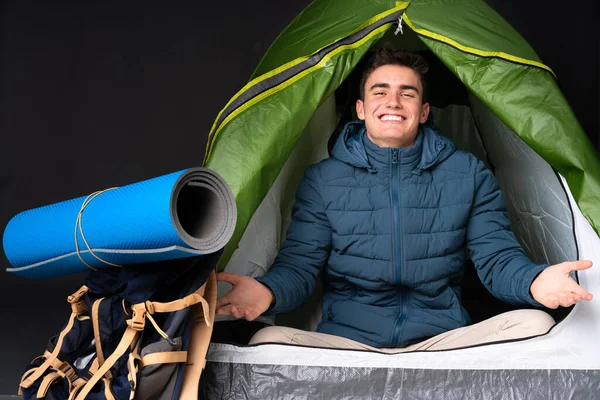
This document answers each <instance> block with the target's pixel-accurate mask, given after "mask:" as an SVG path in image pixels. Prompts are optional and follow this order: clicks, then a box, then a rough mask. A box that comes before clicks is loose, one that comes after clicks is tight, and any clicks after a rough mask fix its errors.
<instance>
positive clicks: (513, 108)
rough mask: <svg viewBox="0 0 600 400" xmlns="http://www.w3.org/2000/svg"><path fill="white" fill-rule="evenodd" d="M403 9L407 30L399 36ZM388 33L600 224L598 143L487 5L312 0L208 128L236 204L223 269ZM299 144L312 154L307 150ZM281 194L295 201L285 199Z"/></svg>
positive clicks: (472, 0)
mask: <svg viewBox="0 0 600 400" xmlns="http://www.w3.org/2000/svg"><path fill="white" fill-rule="evenodd" d="M400 19H401V30H402V32H401V33H400V32H397V34H396V35H394V31H395V30H396V29H398V28H397V27H398V22H399V20H400ZM381 41H390V42H392V44H393V45H394V46H395V47H398V48H408V49H415V50H424V49H427V50H428V51H430V52H431V53H433V54H434V55H435V57H437V58H438V59H439V60H441V61H442V62H443V63H444V64H445V66H446V67H447V68H448V69H449V70H450V71H451V72H452V73H453V74H454V75H455V76H456V77H458V79H460V82H462V84H463V85H464V86H465V87H466V88H468V90H469V91H470V92H471V93H472V94H473V95H475V96H476V97H477V98H478V99H479V100H480V101H481V102H482V103H483V104H484V105H485V106H486V107H488V108H489V109H490V110H492V111H493V113H494V114H495V115H497V116H498V117H499V118H500V120H501V121H502V122H503V123H504V124H505V125H506V126H508V127H509V128H510V129H511V130H512V131H513V132H515V133H516V134H517V135H518V136H519V137H520V138H521V139H523V141H525V143H527V144H528V145H529V146H530V147H531V149H533V150H534V151H535V152H536V153H537V154H539V155H540V156H541V157H542V158H543V159H544V160H545V161H546V162H548V163H549V164H550V165H551V166H552V167H553V168H554V169H555V170H556V171H557V172H558V173H560V174H561V175H562V176H563V177H564V178H565V179H566V181H567V182H568V185H569V188H570V189H571V191H572V193H573V196H574V198H575V200H576V202H577V204H578V206H579V208H580V209H581V211H582V212H583V214H584V215H585V217H586V218H587V219H588V221H589V222H590V224H591V225H592V226H593V228H594V229H595V231H596V232H600V209H598V208H597V207H596V204H598V202H599V201H600V163H599V162H598V158H597V156H596V153H595V152H594V150H593V147H592V145H591V144H590V142H589V140H588V138H587V136H586V134H585V133H584V132H583V130H582V128H581V126H580V124H579V123H578V122H577V120H576V118H575V116H574V114H573V112H572V111H571V109H570V107H569V105H568V103H567V101H566V99H565V98H564V96H563V94H562V93H561V91H560V89H559V87H558V84H557V82H556V79H557V78H556V76H554V73H553V72H552V70H551V69H550V68H549V67H548V66H546V65H544V64H543V63H542V62H541V60H540V59H539V57H538V56H537V55H536V53H535V52H534V50H533V49H532V48H531V47H530V46H529V45H528V44H527V43H526V42H525V40H524V39H523V38H521V36H520V35H519V34H518V33H517V32H516V31H515V30H514V29H513V28H512V27H511V26H510V25H509V24H508V23H507V22H506V21H505V20H504V19H502V18H501V17H500V16H499V15H498V14H496V13H495V12H494V11H493V10H492V9H491V8H490V7H489V6H487V5H486V4H485V3H483V2H482V1H478V0H447V1H439V0H438V1H432V0H414V1H410V2H408V1H407V2H398V1H396V2H394V1H390V0H370V1H368V2H365V1H361V0H345V1H320V0H317V1H315V2H314V3H312V4H311V5H310V6H309V7H307V8H306V9H305V10H304V11H303V12H302V13H301V14H300V15H299V16H298V17H297V18H296V19H295V20H294V21H293V22H292V23H291V24H290V25H289V26H288V27H287V28H286V29H285V30H284V31H283V32H282V33H281V34H280V35H279V37H278V38H277V39H276V40H275V42H274V43H273V44H272V46H271V47H270V49H269V50H268V52H267V53H266V54H265V56H264V57H263V59H262V61H261V62H260V64H259V65H258V67H257V68H256V71H255V72H254V74H253V76H252V78H251V80H250V82H249V83H248V84H247V85H246V86H244V87H243V88H242V89H241V90H240V91H239V92H238V93H237V94H236V95H235V96H233V98H232V99H231V100H230V101H229V103H228V104H227V105H226V106H225V108H224V109H223V110H222V111H221V112H220V114H219V115H218V117H217V119H216V121H215V123H214V125H213V127H212V129H211V131H210V135H209V139H208V145H207V148H206V154H205V160H204V164H205V166H207V167H209V168H212V169H214V170H215V171H217V172H218V173H219V174H221V175H222V176H223V177H224V178H225V180H226V181H227V182H228V183H229V185H230V186H231V188H232V189H233V192H234V194H235V197H236V202H237V206H238V224H237V228H236V232H235V234H234V237H233V239H232V240H231V241H230V243H229V245H228V246H227V248H226V250H225V253H224V255H223V257H222V259H221V263H220V267H221V268H223V267H224V266H225V264H226V262H227V261H228V260H229V258H230V257H231V254H232V252H233V251H234V250H235V248H236V246H237V244H238V241H239V240H240V238H241V237H242V235H243V233H244V231H245V230H246V227H247V226H248V223H249V221H250V219H251V217H252V216H253V214H254V212H255V210H256V209H257V207H258V206H259V204H260V203H261V201H262V200H263V198H264V197H265V195H266V194H267V192H268V190H269V188H270V187H271V185H272V184H273V182H274V181H275V179H276V178H277V176H278V174H279V172H280V170H281V168H282V166H283V165H284V163H285V162H286V160H288V157H290V154H291V153H292V151H293V150H294V148H295V146H296V145H297V143H299V139H300V138H301V137H302V135H303V133H304V132H305V128H306V126H307V125H308V124H309V121H310V120H311V117H312V116H313V114H314V113H315V110H317V108H318V107H319V106H320V105H321V104H323V102H324V101H325V100H326V99H327V98H328V97H329V96H331V95H332V94H334V93H335V91H336V89H338V87H339V86H340V85H341V84H342V82H344V80H345V79H346V78H347V77H348V76H349V75H350V73H351V71H352V70H353V69H354V68H355V66H356V65H357V64H358V63H359V61H360V60H361V58H362V57H363V56H364V55H365V54H366V53H367V51H368V50H369V48H371V47H372V46H375V45H377V44H378V42H381ZM433 90H434V91H436V90H443V87H434V88H433ZM330 133H331V132H323V133H322V134H327V135H328V134H330ZM304 146H305V148H304V149H303V151H304V153H305V154H306V152H310V151H311V148H310V146H308V147H307V145H306V144H305V145H304ZM305 159H308V158H305ZM301 164H302V160H299V165H297V166H296V169H299V170H300V172H301V170H302V169H303V168H302V167H305V166H306V165H301ZM295 179H296V180H295V181H294V179H292V182H290V183H289V184H288V186H287V189H288V190H289V191H291V192H292V193H291V195H290V194H289V193H287V194H284V196H288V195H290V196H291V197H293V192H294V189H295V186H294V182H296V183H297V179H299V177H298V176H296V177H295ZM284 203H285V204H287V205H288V206H289V203H290V201H289V199H288V201H287V202H284ZM282 212H285V210H282Z"/></svg>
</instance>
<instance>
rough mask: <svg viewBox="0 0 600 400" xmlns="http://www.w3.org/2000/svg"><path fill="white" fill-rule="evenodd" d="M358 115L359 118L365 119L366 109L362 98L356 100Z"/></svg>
mask: <svg viewBox="0 0 600 400" xmlns="http://www.w3.org/2000/svg"><path fill="white" fill-rule="evenodd" d="M356 115H357V116H358V118H359V119H362V120H363V121H364V119H365V109H364V103H363V101H362V100H361V99H358V100H356Z"/></svg>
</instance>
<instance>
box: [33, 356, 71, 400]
mask: <svg viewBox="0 0 600 400" xmlns="http://www.w3.org/2000/svg"><path fill="white" fill-rule="evenodd" d="M62 378H66V379H67V382H68V384H69V392H71V390H72V388H73V382H74V381H76V379H80V378H78V377H77V373H76V372H75V370H74V369H73V367H72V366H71V364H69V363H68V362H63V363H61V365H60V366H59V367H58V368H57V369H56V371H54V372H51V373H49V374H48V375H46V376H45V377H44V379H42V382H41V383H40V387H39V388H38V391H37V395H36V396H37V398H38V399H42V398H44V397H46V394H47V393H48V389H50V385H52V384H53V383H54V381H56V380H57V379H62Z"/></svg>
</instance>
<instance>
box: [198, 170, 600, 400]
mask: <svg viewBox="0 0 600 400" xmlns="http://www.w3.org/2000/svg"><path fill="white" fill-rule="evenodd" d="M560 179H561V180H562V182H563V185H564V187H565V190H566V194H567V196H568V201H569V203H570V206H571V209H572V211H573V223H574V234H575V238H576V242H577V246H578V249H577V250H578V252H579V256H580V259H588V260H592V261H593V262H594V263H595V264H596V265H600V239H599V238H598V236H597V235H596V234H595V233H594V231H593V229H592V227H591V226H590V224H589V223H588V221H587V220H586V219H585V217H583V215H582V214H581V212H580V211H579V208H578V207H577V205H576V203H575V201H574V200H573V197H572V195H571V193H570V191H569V190H568V186H567V185H566V182H565V181H564V179H562V177H560ZM578 279H579V282H580V284H581V285H582V286H583V287H584V288H585V289H586V290H588V291H590V292H592V293H596V294H600V268H591V269H588V270H585V271H579V274H578ZM599 337H600V302H599V301H598V300H596V299H594V300H592V301H590V302H580V303H578V304H577V305H576V306H575V307H574V308H573V310H572V311H571V313H569V315H567V317H566V318H565V319H564V320H562V321H561V322H560V323H559V324H557V325H556V326H555V327H554V328H552V330H551V331H550V332H549V333H547V334H546V335H543V336H538V337H534V338H529V339H524V340H518V341H512V342H504V343H493V344H487V345H482V346H476V347H470V348H463V349H456V350H448V351H437V352H412V353H402V354H394V355H389V354H380V353H374V352H365V351H353V350H334V349H320V348H308V347H300V346H291V345H284V344H261V345H255V346H235V345H229V344H216V343H213V344H211V347H210V348H209V352H208V355H207V360H208V364H207V368H206V371H205V375H204V378H203V380H202V383H201V392H202V394H203V395H204V396H205V398H207V399H221V398H228V399H266V398H268V399H331V400H333V399H349V398H366V399H370V398H377V399H393V398H430V399H438V398H439V399H466V398H468V399H511V400H512V399H595V398H600V347H599V345H598V338H599Z"/></svg>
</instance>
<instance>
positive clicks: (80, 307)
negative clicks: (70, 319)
mask: <svg viewBox="0 0 600 400" xmlns="http://www.w3.org/2000/svg"><path fill="white" fill-rule="evenodd" d="M87 292H89V289H88V287H87V286H85V285H83V286H82V287H81V288H79V290H78V291H76V292H75V293H73V294H72V295H70V296H69V297H67V302H68V303H69V304H71V309H72V310H73V313H75V314H77V315H81V314H83V313H84V312H86V311H87V310H88V308H87V305H86V304H85V302H84V301H83V296H84V295H85V294H86V293H87Z"/></svg>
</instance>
